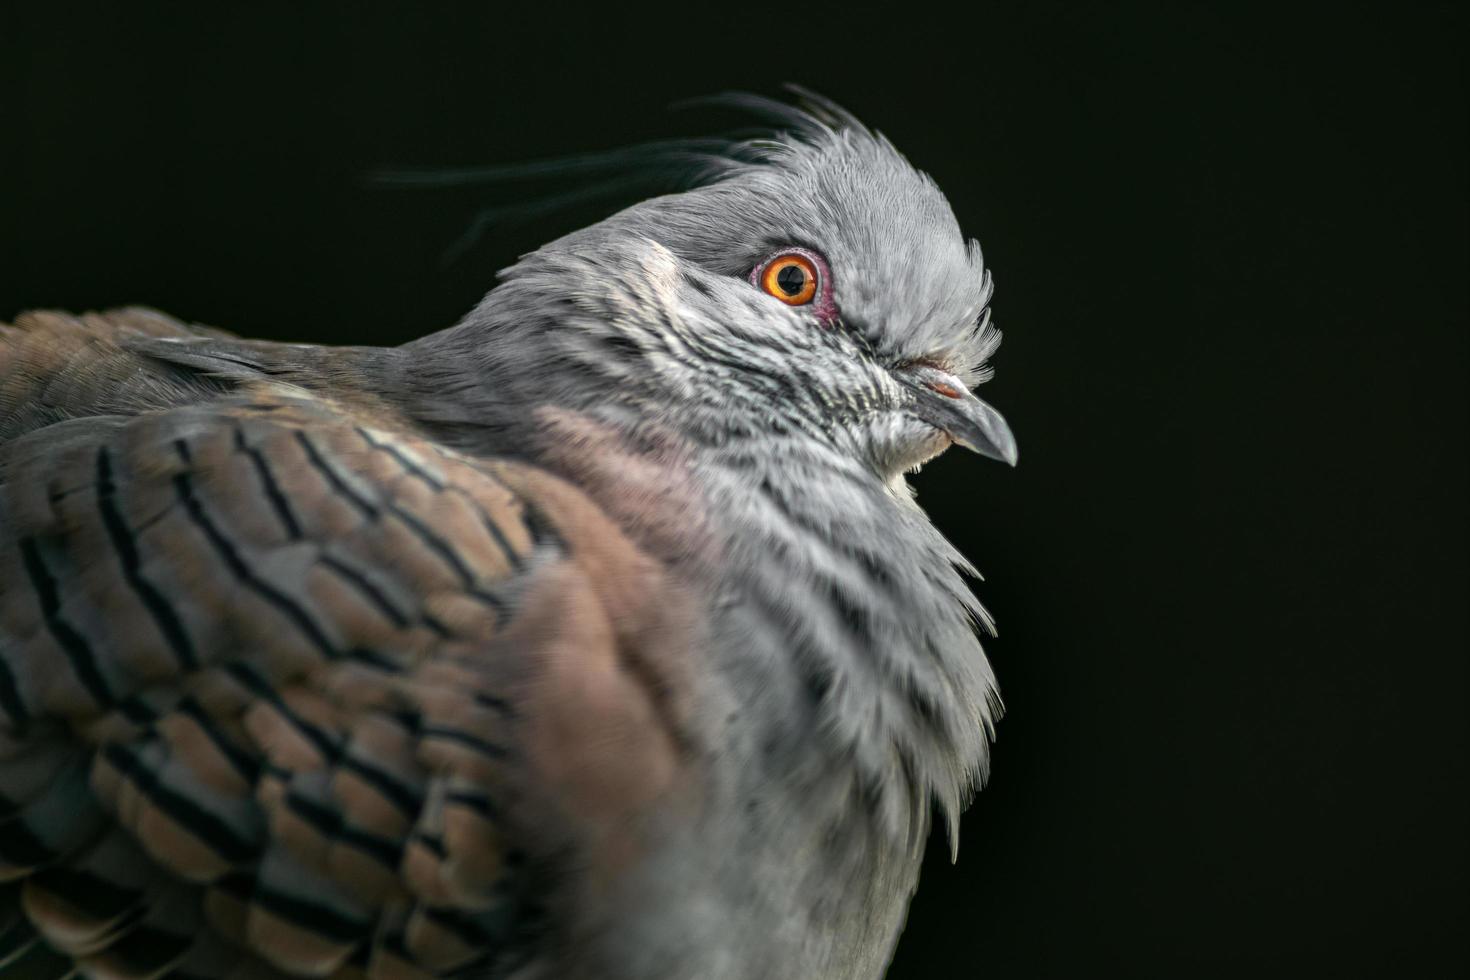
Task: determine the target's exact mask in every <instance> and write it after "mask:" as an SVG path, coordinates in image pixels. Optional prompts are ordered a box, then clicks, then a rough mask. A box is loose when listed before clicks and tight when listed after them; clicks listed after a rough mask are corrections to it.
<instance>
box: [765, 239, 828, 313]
mask: <svg viewBox="0 0 1470 980" xmlns="http://www.w3.org/2000/svg"><path fill="white" fill-rule="evenodd" d="M754 278H755V280H756V283H757V284H758V285H759V286H760V287H761V289H764V290H765V291H766V292H768V293H770V294H771V295H772V296H774V297H776V298H777V299H779V300H780V301H781V302H783V303H787V304H789V305H791V306H805V305H806V304H807V303H810V302H811V301H812V300H813V299H814V298H815V297H816V295H817V266H816V263H814V262H813V261H812V260H811V259H809V258H807V257H806V256H805V255H802V254H801V253H800V252H782V253H781V254H780V255H777V256H775V257H774V258H772V259H770V260H769V261H767V262H766V264H765V265H764V266H762V267H761V269H760V270H759V272H758V274H757V275H756V276H755V277H754Z"/></svg>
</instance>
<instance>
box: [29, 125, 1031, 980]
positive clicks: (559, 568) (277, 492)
mask: <svg viewBox="0 0 1470 980" xmlns="http://www.w3.org/2000/svg"><path fill="white" fill-rule="evenodd" d="M749 104H750V105H752V106H755V107H757V108H760V109H762V110H763V111H766V112H768V113H770V114H772V117H773V119H774V122H773V125H772V126H771V127H770V129H769V131H768V132H767V133H766V135H763V136H762V137H760V138H755V139H744V138H741V139H731V140H729V141H726V142H723V143H719V144H712V143H710V142H708V141H706V142H704V143H701V144H700V145H699V152H698V154H697V157H698V160H699V168H700V169H699V174H698V179H696V180H694V181H692V183H691V184H690V185H687V186H686V188H685V189H683V190H680V191H678V192H676V193H671V194H665V195H663V196H657V197H652V198H650V199H648V200H644V201H642V202H641V203H638V204H635V205H633V206H632V207H629V208H627V209H625V210H623V211H621V212H619V213H617V214H615V215H613V216H612V217H610V218H607V219H606V220H603V221H601V222H600V223H598V224H594V225H592V226H590V227H587V228H585V229H582V230H580V231H577V232H575V233H572V234H569V235H567V236H565V237H563V238H561V239H559V240H556V241H553V242H552V243H550V244H548V245H546V246H544V247H542V248H541V249H539V250H538V251H535V252H533V253H530V254H529V255H526V256H525V257H523V258H522V259H521V260H520V261H519V262H518V263H516V264H515V265H514V266H512V267H511V268H509V269H508V270H506V271H504V272H503V273H502V274H501V275H500V277H499V279H498V282H497V284H496V285H495V286H494V288H493V289H491V291H490V292H489V293H488V294H487V295H486V296H485V298H484V300H483V301H482V302H481V303H480V304H479V305H478V306H477V307H476V308H475V309H474V310H473V311H472V312H470V313H469V314H468V315H467V316H466V317H465V318H464V319H463V320H462V321H461V322H460V323H459V324H458V325H456V326H454V327H451V328H449V329H447V330H443V331H441V332H439V333H435V334H432V335H430V336H427V337H424V338H422V339H420V340H416V341H413V342H411V343H408V344H406V345H404V346H401V347H398V348H391V349H388V348H374V347H355V348H327V347H318V346H311V345H305V344H281V343H272V342H265V341H252V340H245V339H241V338H238V337H236V336H233V335H231V334H228V333H226V332H224V331H220V330H215V329H211V328H206V327H199V326H191V325H186V324H184V323H181V322H179V321H177V320H174V319H172V318H170V317H167V316H165V315H163V314H160V313H156V312H152V311H149V310H144V309H137V308H133V309H123V310H116V311H112V312H108V313H102V314H88V315H83V316H70V315H64V314H60V313H48V312H36V313H30V314H23V315H21V316H19V317H18V318H17V319H16V321H15V323H14V325H13V326H3V325H0V963H3V964H4V966H3V967H0V969H3V970H4V971H8V972H7V975H13V976H17V977H50V976H66V975H69V974H70V971H72V970H78V969H79V970H80V971H81V973H82V974H84V975H91V976H96V977H107V978H114V977H115V978H144V977H164V976H176V977H197V978H235V977H238V978H242V980H243V978H280V977H323V976H333V977H336V976H344V977H345V976H353V977H368V978H378V980H388V978H411V977H428V976H449V975H455V976H474V977H511V978H517V980H546V978H610V980H673V978H732V980H744V978H749V980H757V978H793V980H826V978H832V980H835V978H844V980H846V978H859V980H872V978H877V977H880V976H881V975H882V974H883V972H884V970H885V968H886V966H887V963H888V961H889V958H890V956H891V953H892V950H893V947H894V944H895V942H896V939H897V936H898V933H899V931H900V929H901V927H902V924H903V920H904V916H905V914H906V910H907V907H908V904H909V900H910V898H911V896H912V894H913V892H914V889H915V887H916V882H917V877H918V869H919V860H920V856H921V852H922V848H923V843H924V840H925V838H926V836H927V830H928V826H929V819H930V815H931V811H932V809H934V808H937V809H938V810H939V812H940V814H941V816H942V818H943V819H944V820H945V821H946V822H947V823H948V825H949V827H950V834H951V839H952V841H953V837H954V833H955V830H954V828H955V824H956V822H957V820H958V816H959V813H960V812H961V811H962V810H963V808H964V807H965V806H966V805H967V803H968V802H969V799H970V796H971V795H972V793H973V791H974V789H975V788H976V787H977V786H978V785H979V783H980V782H981V781H982V780H983V778H984V775H985V772H986V769H987V758H988V751H989V748H988V746H989V741H990V738H991V736H992V734H993V733H992V725H993V722H994V720H995V718H996V717H997V715H998V713H999V710H1000V709H999V700H998V696H997V693H996V687H995V683H994V679H993V675H992V672H991V669H990V667H989V666H988V664H987V662H986V660H985V657H984V655H983V653H982V651H981V648H980V644H979V640H978V639H977V636H976V632H977V626H988V624H989V620H988V619H987V618H986V614H985V613H984V612H983V610H982V609H981V607H980V606H979V604H978V603H977V601H976V599H975V598H974V597H973V595H972V593H971V592H970V590H969V588H968V587H967V586H966V584H965V581H964V577H963V576H964V573H966V572H967V571H968V570H969V566H968V565H967V563H966V561H965V560H964V558H962V557H961V556H960V555H959V554H958V553H957V552H956V550H955V549H954V548H953V547H952V546H951V545H950V544H949V543H948V542H947V541H946V540H945V539H944V538H943V537H942V536H941V534H940V533H939V532H938V531H937V530H936V529H935V527H934V526H933V525H932V524H931V523H930V521H929V520H928V519H927V518H926V516H925V515H924V513H923V512H922V511H921V510H920V509H919V507H918V505H917V504H916V502H915V501H914V498H913V495H912V494H911V492H910V490H909V487H908V485H907V483H906V481H905V474H906V473H907V472H909V471H911V470H913V469H915V468H916V467H917V466H919V465H920V464H922V463H923V462H925V461H926V460H928V459H930V458H932V457H933V456H935V455H937V454H938V453H940V452H942V451H944V450H945V449H946V448H947V447H948V446H949V445H950V444H952V443H958V444H959V445H961V446H964V447H967V448H969V449H971V450H974V451H977V452H979V453H981V454H983V455H986V456H989V457H993V458H996V459H999V460H1003V461H1005V462H1009V463H1012V464H1014V462H1015V460H1016V444H1015V441H1014V439H1013V438H1012V436H1011V434H1010V430H1009V429H1008V428H1007V425H1006V423H1005V422H1004V420H1003V419H1002V418H1001V416H1000V415H999V414H998V413H997V412H996V411H995V410H994V409H992V408H991V407H989V406H988V405H987V404H986V403H985V402H983V401H981V400H980V399H979V398H978V397H976V396H975V394H974V393H973V392H972V391H971V389H972V387H974V386H975V385H976V384H978V383H979V382H982V381H984V380H986V378H987V377H988V376H989V371H990V369H989V368H988V367H987V364H986V362H987V360H988V359H989V357H990V355H991V354H992V353H993V352H994V351H995V349H996V347H997V345H998V344H999V333H998V332H997V331H996V330H995V329H994V327H993V326H992V325H991V324H990V319H989V313H988V306H989V299H990V295H991V279H990V276H989V273H988V272H987V271H986V269H985V268H984V265H983V263H982V259H981V254H980V250H979V246H978V244H977V243H976V242H974V241H973V240H967V239H966V238H964V237H963V236H962V234H961V232H960V229H959V226H958V224H957V222H956V220H955V218H954V216H953V214H952V211H951V209H950V207H949V204H948V202H947V201H946V199H945V197H944V196H943V194H942V193H941V192H940V190H939V189H938V188H937V187H936V186H935V184H934V183H933V182H932V181H931V180H930V179H929V178H928V177H927V176H926V175H924V174H922V173H921V172H919V171H917V170H916V169H914V168H913V167H912V166H911V165H910V164H909V163H908V162H907V161H906V159H905V158H904V157H903V156H901V155H900V154H899V153H898V152H897V151H896V150H895V149H894V147H893V146H892V145H891V144H890V143H889V142H888V141H887V140H886V139H885V138H884V137H882V136H881V135H879V134H878V133H876V132H874V131H872V130H870V129H868V128H866V127H865V126H864V125H863V124H862V123H860V122H859V121H858V120H857V119H855V118H854V117H852V116H851V115H850V114H848V113H847V112H845V111H844V110H842V109H840V108H839V107H837V106H836V105H834V104H832V103H830V102H827V101H825V100H822V99H820V98H817V97H815V96H804V97H803V100H802V101H800V102H798V103H796V104H790V105H788V104H786V103H781V102H776V101H774V100H751V101H750V103H749ZM681 152H682V153H683V154H684V156H685V158H686V161H687V158H691V157H693V156H696V154H694V153H692V151H689V150H688V149H687V148H686V149H685V150H684V151H681ZM952 846H953V843H952Z"/></svg>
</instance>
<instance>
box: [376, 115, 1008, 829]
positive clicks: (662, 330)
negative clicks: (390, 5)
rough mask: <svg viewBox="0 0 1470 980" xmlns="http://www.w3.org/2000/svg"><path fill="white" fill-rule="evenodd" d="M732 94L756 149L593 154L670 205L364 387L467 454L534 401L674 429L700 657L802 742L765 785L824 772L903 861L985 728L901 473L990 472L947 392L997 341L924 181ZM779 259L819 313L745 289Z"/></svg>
mask: <svg viewBox="0 0 1470 980" xmlns="http://www.w3.org/2000/svg"><path fill="white" fill-rule="evenodd" d="M736 101H737V102H739V103H740V105H741V107H743V108H745V109H747V110H751V111H755V112H758V113H760V114H762V115H764V116H765V117H767V118H768V119H770V118H774V121H775V123H776V126H777V127H778V128H777V129H775V130H773V131H771V132H768V133H766V134H764V135H760V136H756V137H753V138H743V139H732V140H728V141H724V142H721V141H704V142H700V143H698V144H697V145H696V144H682V145H672V146H669V145H666V146H663V147H661V148H655V150H651V151H646V153H644V154H640V153H636V152H635V153H630V154H626V155H624V156H623V157H621V158H620V159H618V160H616V161H606V162H608V166H609V169H611V170H616V169H617V167H618V166H623V165H632V166H634V167H637V166H647V167H649V168H651V169H655V170H656V169H657V161H659V160H664V161H665V162H667V160H668V159H669V157H670V153H669V152H666V151H673V152H672V156H673V157H674V158H676V162H677V167H676V169H678V168H682V170H681V173H682V176H683V178H684V179H685V182H686V183H687V184H688V185H689V186H686V187H685V189H683V190H680V191H678V192H676V193H671V194H664V195H661V196H657V197H653V198H650V199H648V200H645V201H642V202H640V203H637V204H635V205H633V206H631V207H629V208H626V209H625V210H622V211H619V212H618V213H616V214H614V215H612V216H611V217H609V218H607V219H606V220H604V221H601V222H599V223H597V224H595V225H592V226H590V227H588V228H584V229H582V230H580V231H577V232H574V233H572V234H569V235H566V236H564V237H562V238H560V239H557V240H556V241H553V242H551V243H549V244H547V245H545V246H544V247H542V248H540V249H538V250H537V251H535V252H532V253H530V254H529V255H527V256H525V257H523V258H522V260H521V261H520V262H518V263H517V264H516V265H514V266H513V267H511V268H510V269H508V270H505V271H504V272H503V273H502V276H501V283H500V284H499V285H498V286H497V287H496V288H495V289H494V290H492V291H491V292H490V293H489V294H488V295H487V296H486V297H485V299H484V301H483V302H482V303H481V304H480V305H479V306H478V307H477V308H476V309H475V310H474V311H473V312H472V313H471V314H470V315H469V316H468V317H467V318H466V319H465V320H464V321H463V322H462V323H461V324H460V325H458V326H457V327H454V328H451V329H450V330H448V331H445V332H443V333H440V334H436V335H433V336H431V337H428V338H425V339H423V340H421V341H417V342H414V343H412V344H409V345H407V346H406V347H405V348H402V349H401V352H400V356H399V357H398V358H397V360H396V361H394V362H393V363H391V364H389V365H387V366H385V367H383V370H384V371H385V372H387V374H386V375H385V376H384V377H383V379H382V382H381V383H382V384H383V386H384V387H386V388H391V389H392V390H395V391H401V392H404V393H405V394H404V398H403V401H405V402H406V403H407V404H408V405H409V406H410V412H411V413H412V414H413V415H414V416H415V417H416V418H417V420H418V421H419V422H420V423H421V424H423V425H425V426H426V427H429V428H430V429H432V430H434V431H436V432H437V433H438V434H439V435H440V436H441V437H442V438H444V439H445V440H447V441H449V442H451V443H455V444H457V445H459V446H461V447H462V448H465V449H467V450H470V451H478V452H487V451H497V452H527V451H528V450H526V449H525V447H527V446H534V445H537V440H538V439H540V438H543V437H544V432H542V431H541V428H540V426H541V423H540V422H538V418H539V416H538V414H537V412H536V411H535V409H536V408H537V407H551V408H556V409H565V410H570V411H573V412H578V413H583V414H585V415H588V416H591V417H593V418H595V419H598V420H599V421H600V422H602V423H605V424H607V425H609V426H612V427H614V428H615V429H617V430H618V431H621V432H623V433H625V434H626V435H627V437H628V439H629V441H630V443H637V442H638V440H639V439H640V438H641V437H643V436H645V435H648V434H649V433H658V434H666V433H673V434H675V435H676V437H677V438H678V439H679V440H681V441H682V442H683V443H684V444H685V445H686V446H687V447H688V455H689V458H690V460H691V463H690V470H691V472H692V473H693V474H694V477H695V479H696V480H697V482H698V484H699V487H700V490H701V493H702V494H703V495H704V498H705V499H706V500H707V502H708V508H709V511H710V512H711V514H712V520H713V522H714V523H715V524H716V526H717V530H718V532H719V534H720V536H721V538H722V544H723V548H722V554H724V555H725V556H726V558H727V560H726V561H725V562H723V563H722V564H721V566H720V567H719V568H718V569H716V570H714V571H713V572H710V573H709V574H711V575H712V576H713V578H714V581H713V582H712V587H713V588H715V589H717V590H718V591H719V594H721V595H725V596H728V597H730V605H731V607H732V608H737V609H739V610H741V613H740V615H742V616H743V617H744V618H742V619H741V620H740V623H741V629H740V631H739V634H740V635H739V637H738V638H736V639H733V640H732V641H731V642H730V643H728V644H726V645H725V646H724V647H722V648H721V649H720V650H719V651H717V652H716V655H717V656H723V657H726V658H728V661H729V663H728V664H727V666H728V673H729V675H730V676H732V677H734V676H739V677H751V676H752V671H753V670H754V668H753V667H752V666H751V665H752V664H760V665H762V666H761V668H760V670H759V671H755V676H754V679H753V680H750V681H749V684H750V685H751V689H750V690H749V691H747V692H746V694H747V695H748V696H750V697H751V698H753V699H755V700H756V701H757V702H759V701H760V699H761V697H762V692H763V691H768V690H776V689H788V688H791V689H796V690H799V691H802V692H805V694H804V697H805V701H804V702H803V703H801V704H793V703H791V702H779V703H778V702H777V701H774V700H771V699H767V700H768V701H769V705H768V706H767V707H765V708H763V709H761V710H768V711H769V712H770V713H771V714H770V717H768V718H766V719H765V721H764V724H765V726H766V727H767V728H768V729H769V730H771V731H773V732H777V731H779V732H786V733H787V735H788V736H789V740H790V744H791V746H792V747H793V748H792V749H791V751H792V752H793V753H798V752H799V749H798V748H797V747H798V746H801V745H807V744H816V745H820V746H821V747H822V748H821V752H820V753H819V754H818V755H815V756H812V759H813V760H814V761H813V762H812V764H811V765H809V766H807V767H802V766H793V767H791V775H790V776H789V778H792V779H832V778H839V777H837V776H834V775H833V774H834V773H837V774H841V775H840V778H844V779H847V780H849V781H850V783H851V789H850V795H851V797H852V799H853V801H854V803H855V806H854V807H853V809H855V810H858V811H861V812H865V813H871V814H872V815H873V816H874V818H875V820H876V822H877V823H878V824H879V825H881V827H883V828H884V830H885V832H886V833H889V834H891V835H894V836H896V837H899V838H902V839H904V840H906V841H907V842H908V846H909V847H910V849H912V848H913V847H915V846H917V845H916V843H915V842H916V841H918V840H919V839H921V837H922V832H923V830H924V829H925V828H926V827H927V814H928V805H929V801H930V800H931V799H933V800H937V801H938V803H939V804H940V807H941V810H942V812H943V813H944V814H945V816H946V818H947V821H948V823H949V825H950V830H951V835H952V837H953V834H954V832H955V829H956V824H957V817H958V813H959V811H960V810H961V809H962V808H963V806H964V805H965V803H966V802H967V801H968V798H969V795H970V793H971V792H972V791H973V789H974V787H975V786H976V785H978V783H979V782H980V781H982V780H983V778H984V775H985V771H986V767H987V765H988V742H989V738H990V735H991V733H992V727H993V723H994V719H995V718H996V717H998V715H999V712H1000V702H999V699H998V696H997V694H996V689H995V683H994V678H993V675H992V673H991V670H990V667H989V665H988V664H987V662H986V660H985V657H984V654H983V653H982V651H981V649H980V646H979V642H978V640H977V638H976V636H975V628H976V625H977V624H981V625H986V626H988V624H989V620H988V618H987V617H986V615H985V613H984V612H983V610H982V609H981V608H980V606H979V604H978V602H977V601H976V600H975V598H974V596H973V595H972V593H971V592H970V590H969V589H968V588H967V587H966V586H965V584H964V581H963V578H962V575H961V573H962V572H968V571H971V569H970V566H969V565H968V563H967V562H966V561H965V560H964V558H962V557H961V556H960V555H959V554H958V553H957V552H956V551H955V549H954V548H953V547H952V546H951V545H950V544H949V543H948V542H947V541H945V540H944V538H943V537H942V536H941V535H940V534H939V532H938V531H937V530H936V529H935V528H934V527H933V526H932V524H931V523H930V522H929V521H928V519H927V518H926V517H925V516H924V515H923V513H922V512H921V511H920V510H919V509H918V507H917V506H916V505H915V503H914V502H913V500H912V497H911V494H910V493H909V491H908V488H907V485H906V484H905V482H904V479H903V476H904V472H905V471H906V470H908V469H911V468H913V467H915V466H917V465H919V464H920V463H922V462H923V461H924V460H926V459H928V458H930V457H932V456H933V455H935V454H936V453H938V452H940V451H942V450H943V449H944V448H946V447H947V446H948V445H950V443H951V442H959V443H961V444H964V445H969V446H973V447H974V448H977V449H979V450H980V451H982V452H987V453H988V454H989V455H995V456H998V457H1000V458H1005V459H1007V460H1009V461H1012V462H1014V458H1015V448H1014V442H1013V441H1010V436H1009V431H1008V430H1007V429H1005V427H1004V422H1003V421H1001V420H1000V417H999V415H997V414H995V413H994V411H993V410H991V409H989V408H988V407H987V406H984V404H983V402H980V401H979V400H978V399H977V398H975V397H974V395H973V394H972V393H971V392H970V391H969V387H970V386H972V385H975V384H978V383H980V382H982V381H984V380H985V379H986V378H987V377H988V376H989V369H988V367H987V365H986V361H987V359H988V358H989V357H990V356H991V355H992V354H993V353H994V352H995V350H996V347H997V346H998V344H999V342H1000V335H999V333H998V332H997V331H996V330H995V329H994V328H993V327H992V326H991V324H990V321H989V316H988V313H987V309H988V304H989V301H990V297H991V292H992V284H991V278H990V274H989V272H988V271H987V270H986V269H985V266H984V263H983V259H982V256H981V252H980V248H979V246H978V244H977V243H976V242H975V241H974V240H973V239H967V238H965V236H964V235H963V234H962V233H961V231H960V228H959V224H958V222H957V221H956V219H955V217H954V214H953V212H952V211H951V209H950V207H949V204H948V202H947V201H946V199H945V197H944V195H943V194H942V193H941V191H940V190H939V188H938V187H937V186H936V185H935V184H934V182H933V181H932V180H931V179H930V178H929V177H927V176H926V175H924V174H923V173H921V172H920V171H918V170H916V169H915V168H914V167H913V166H912V165H911V164H909V162H908V161H907V160H906V159H904V157H903V156H902V155H901V154H900V153H899V152H898V151H897V150H896V149H895V148H894V147H893V145H892V144H891V143H890V142H889V141H888V140H887V139H885V138H884V137H883V136H882V135H880V134H878V133H876V132H873V131H871V130H869V129H868V128H867V127H865V126H863V125H862V124H861V123H860V122H858V121H857V120H856V119H855V118H854V117H852V116H851V115H850V114H848V113H846V112H845V111H843V110H841V109H839V108H837V107H836V106H834V105H833V104H831V103H830V102H826V101H825V100H821V99H820V98H817V97H814V96H810V95H809V94H808V95H805V96H804V97H803V100H802V102H801V103H799V104H798V105H796V106H790V105H786V104H783V103H777V102H773V101H770V100H763V99H759V98H755V97H738V98H737V100H736ZM569 166H570V165H569ZM579 166H580V172H591V171H592V170H596V169H597V168H596V167H595V166H594V165H593V164H591V163H584V164H582V165H579ZM570 169H572V170H578V167H571V168H570ZM665 169H666V170H667V168H665ZM793 248H796V249H802V250H805V252H806V253H808V254H812V255H815V256H817V257H818V259H819V260H820V262H821V264H822V274H823V275H824V276H825V277H826V279H825V282H824V285H826V286H830V290H831V293H830V298H831V303H830V304H828V305H827V306H826V307H825V308H823V309H822V310H820V311H819V310H818V308H817V305H816V304H812V305H811V306H793V305H788V304H787V303H786V302H783V301H782V300H781V299H779V298H777V297H775V296H774V295H768V294H767V293H766V292H763V291H762V289H761V288H759V287H758V286H757V285H756V284H755V283H753V281H752V274H753V270H756V269H758V268H759V267H761V266H762V263H764V262H766V261H767V260H768V259H769V258H770V257H771V256H772V255H773V254H777V253H780V252H782V251H783V250H789V249H793ZM673 557H674V558H675V559H677V558H678V557H679V556H673ZM803 713H804V715H803ZM793 714H794V715H803V716H804V717H806V718H807V722H806V723H805V724H806V727H805V728H802V726H801V725H797V726H796V727H795V728H793V727H792V725H793V723H792V721H791V717H790V716H792V715H793Z"/></svg>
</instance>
